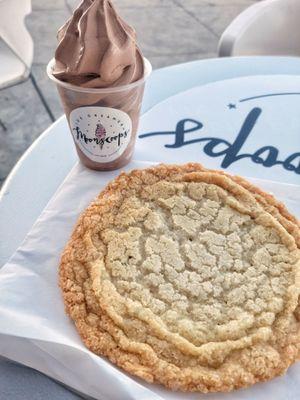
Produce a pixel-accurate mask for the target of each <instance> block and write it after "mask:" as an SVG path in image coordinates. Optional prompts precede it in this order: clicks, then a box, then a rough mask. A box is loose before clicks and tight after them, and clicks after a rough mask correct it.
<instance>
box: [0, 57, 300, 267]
mask: <svg viewBox="0 0 300 400" xmlns="http://www.w3.org/2000/svg"><path fill="white" fill-rule="evenodd" d="M264 74H265V75H270V74H291V75H300V58H298V57H233V58H219V59H208V60H201V61H194V62H190V63H186V64H179V65H174V66H171V67H167V68H163V69H159V70H156V71H154V72H153V74H152V76H151V77H150V79H149V81H148V83H147V86H146V93H145V99H144V103H143V112H145V111H147V110H149V109H150V108H151V107H153V106H154V105H156V104H157V103H159V102H160V101H162V100H164V99H166V98H168V97H169V96H171V95H174V94H177V93H179V92H182V91H184V90H186V89H190V88H191V87H194V86H198V85H203V84H206V83H209V82H215V81H219V80H224V79H231V78H234V77H241V76H249V75H264ZM76 159H77V156H76V154H75V150H74V148H73V143H72V139H71V135H70V133H69V130H68V126H67V122H66V119H65V117H61V118H60V119H58V120H57V121H56V122H55V123H54V124H53V125H51V126H50V127H49V128H48V129H47V130H46V131H45V132H44V133H43V134H42V135H41V136H40V137H39V138H38V139H37V140H36V141H35V142H34V143H33V144H32V146H31V147H30V148H29V149H28V150H27V152H26V153H25V154H24V155H23V157H22V158H21V159H20V160H19V162H18V163H17V164H16V166H15V168H14V169H13V171H12V172H11V174H10V176H9V177H8V179H7V180H6V183H5V184H4V186H3V188H2V191H1V193H0V237H1V240H0V267H1V266H2V265H3V264H4V263H5V262H6V261H7V260H8V259H9V258H10V256H11V255H12V254H13V253H14V252H15V250H16V249H17V248H18V246H19V245H20V244H21V242H22V240H23V239H24V237H25V235H26V233H27V232H28V231H29V229H30V227H31V226H32V225H33V223H34V221H35V220H36V219H37V217H38V216H39V215H40V213H41V212H42V210H43V209H44V207H45V206H46V204H47V203H48V201H49V200H50V198H51V197H52V195H53V194H54V193H55V191H56V189H57V188H58V186H59V185H60V184H61V183H62V181H63V179H64V178H65V177H66V175H67V173H68V172H69V171H70V169H71V168H72V166H73V165H74V163H75V161H76Z"/></svg>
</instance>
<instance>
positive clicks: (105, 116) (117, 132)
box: [70, 107, 132, 163]
mask: <svg viewBox="0 0 300 400" xmlns="http://www.w3.org/2000/svg"><path fill="white" fill-rule="evenodd" d="M70 126H71V131H72V135H73V137H74V140H75V143H76V144H77V146H78V147H79V148H80V149H81V151H82V152H83V153H84V154H85V155H86V156H87V157H88V158H89V159H91V160H92V161H96V162H100V163H101V162H103V163H107V162H111V161H114V160H116V159H117V158H119V157H120V156H121V155H122V154H123V153H124V151H125V150H126V148H127V146H128V144H129V142H130V137H131V132H132V122H131V119H130V117H129V115H128V114H126V113H125V112H124V111H121V110H117V109H115V108H109V107H80V108H76V109H75V110H73V111H72V112H71V114H70Z"/></svg>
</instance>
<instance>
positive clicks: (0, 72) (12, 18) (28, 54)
mask: <svg viewBox="0 0 300 400" xmlns="http://www.w3.org/2000/svg"><path fill="white" fill-rule="evenodd" d="M30 13H31V0H0V89H3V88H4V87H8V86H11V85H14V84H16V83H18V82H20V81H22V80H24V79H26V78H27V77H28V76H29V74H30V69H31V65H32V60H33V41H32V38H31V36H30V34H29V32H28V31H27V29H26V27H25V24H24V19H25V17H26V15H28V14H30Z"/></svg>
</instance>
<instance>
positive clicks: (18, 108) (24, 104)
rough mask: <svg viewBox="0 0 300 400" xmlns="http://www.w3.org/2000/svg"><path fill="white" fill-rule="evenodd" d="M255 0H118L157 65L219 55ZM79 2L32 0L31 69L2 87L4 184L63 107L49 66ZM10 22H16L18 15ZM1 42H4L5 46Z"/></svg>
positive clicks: (0, 176)
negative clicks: (59, 33)
mask: <svg viewBox="0 0 300 400" xmlns="http://www.w3.org/2000/svg"><path fill="white" fill-rule="evenodd" d="M1 1H2V2H3V1H4V2H5V1H7V0H0V4H1ZM9 1H12V0H9ZM255 2H256V1H255V0H115V1H114V3H115V5H116V6H117V8H118V9H119V12H120V14H121V15H122V16H123V17H124V19H125V20H126V21H127V22H129V23H130V24H132V25H133V26H134V27H135V29H136V31H137V35H138V42H139V44H140V47H141V48H142V51H143V53H144V54H145V56H146V57H148V58H149V59H150V61H151V62H152V64H153V67H154V68H160V67H164V66H167V65H171V64H177V63H182V62H186V61H191V60H197V59H203V58H210V57H216V56H217V45H218V41H219V39H220V36H221V34H222V32H223V31H224V29H225V28H226V27H227V26H228V25H229V23H230V22H231V21H232V20H233V19H234V18H235V17H236V16H237V15H238V14H239V13H241V11H242V10H244V9H245V8H247V7H248V6H250V5H251V4H254V3H255ZM78 3H79V1H78V0H32V13H31V14H29V15H28V16H27V17H26V26H27V28H28V30H29V32H30V35H31V36H32V39H33V42H34V58H33V64H32V67H31V75H30V76H29V78H28V79H26V80H25V81H23V82H21V83H18V84H15V85H12V86H9V87H6V88H4V89H3V88H2V89H1V90H0V143H1V144H0V186H1V185H2V184H3V182H4V180H5V178H6V177H7V175H8V174H9V172H10V170H11V169H12V167H13V166H14V164H15V163H16V161H17V160H18V159H19V157H20V156H21V155H22V154H23V153H24V151H25V150H26V149H27V148H28V147H29V146H30V145H31V143H32V142H33V141H34V140H35V139H36V138H37V137H38V136H39V135H40V134H41V133H42V132H43V131H44V130H45V129H46V128H48V127H49V125H50V124H51V123H52V122H53V121H54V120H56V119H57V118H58V117H59V116H60V115H61V114H62V113H63V112H62V109H61V106H60V102H59V98H58V95H57V93H56V88H55V87H54V85H53V83H51V82H50V81H49V80H48V78H47V76H46V73H45V70H46V65H47V63H48V61H49V60H50V59H51V58H52V57H53V55H54V51H55V48H56V43H57V42H56V32H57V30H58V28H59V27H60V26H61V25H62V24H63V23H64V22H65V21H66V20H67V19H68V17H69V16H70V15H71V13H72V11H73V10H74V8H75V7H76V6H77V4H78ZM8 22H9V23H11V24H13V23H14V21H13V19H12V20H11V21H8ZM0 24H1V21H0ZM0 37H1V36H0ZM0 40H1V39H0ZM1 46H4V44H3V42H2V43H0V49H1ZM0 54H1V53H0ZM0 57H1V55H0Z"/></svg>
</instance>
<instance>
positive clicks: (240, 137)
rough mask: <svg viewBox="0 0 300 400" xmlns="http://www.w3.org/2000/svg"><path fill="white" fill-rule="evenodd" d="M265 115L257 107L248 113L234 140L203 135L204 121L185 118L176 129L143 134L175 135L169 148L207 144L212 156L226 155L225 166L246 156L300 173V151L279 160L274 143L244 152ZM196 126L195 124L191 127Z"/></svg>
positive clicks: (256, 162) (208, 151)
mask: <svg viewBox="0 0 300 400" xmlns="http://www.w3.org/2000/svg"><path fill="white" fill-rule="evenodd" d="M261 114H262V109H261V108H258V107H255V108H253V109H252V110H251V111H250V112H249V114H248V115H247V117H246V119H245V121H244V123H243V125H242V127H241V129H240V131H239V132H238V134H237V137H236V139H235V141H234V142H233V143H230V142H228V141H227V140H225V139H222V138H217V137H201V129H202V128H203V124H202V122H200V121H197V120H195V119H189V118H186V119H182V120H181V121H179V122H178V123H177V125H176V129H175V131H162V132H149V133H144V134H142V135H140V136H139V138H140V139H145V138H147V137H151V136H164V135H166V136H173V137H174V143H173V144H165V147H166V148H169V149H177V148H180V147H183V146H188V145H193V144H196V143H204V147H203V152H204V153H205V154H206V155H207V156H209V157H223V159H222V162H221V167H222V168H228V167H229V166H230V165H232V164H233V163H235V162H237V161H238V160H241V159H243V158H248V159H249V160H251V161H252V162H253V163H255V164H261V165H262V166H263V167H266V168H270V167H273V166H274V165H281V166H282V167H283V168H284V169H285V170H287V171H290V172H294V173H296V174H300V152H297V153H293V154H291V155H290V156H288V157H287V158H286V159H285V160H280V159H279V150H278V149H277V148H276V147H274V146H264V147H261V148H259V149H258V150H257V151H255V152H254V153H252V154H251V153H243V152H242V148H243V146H244V145H245V143H246V141H247V139H248V137H249V136H250V134H251V133H252V131H253V129H254V127H255V125H256V123H257V121H258V119H259V118H260V116H261ZM191 125H192V126H191ZM192 132H194V133H195V132H199V137H197V138H196V139H190V140H189V139H188V135H189V134H190V133H192Z"/></svg>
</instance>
